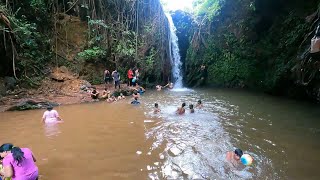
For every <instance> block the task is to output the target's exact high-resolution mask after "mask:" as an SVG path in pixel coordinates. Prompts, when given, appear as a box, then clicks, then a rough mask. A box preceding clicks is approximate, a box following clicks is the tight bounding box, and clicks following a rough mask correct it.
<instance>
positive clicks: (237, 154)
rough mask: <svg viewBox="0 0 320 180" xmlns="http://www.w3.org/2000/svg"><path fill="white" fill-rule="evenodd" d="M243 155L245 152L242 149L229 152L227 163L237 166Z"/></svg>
mask: <svg viewBox="0 0 320 180" xmlns="http://www.w3.org/2000/svg"><path fill="white" fill-rule="evenodd" d="M242 155H243V152H242V150H241V149H236V150H234V152H232V151H230V152H227V157H226V159H227V161H229V162H231V163H232V164H233V165H237V164H239V163H240V158H241V156H242Z"/></svg>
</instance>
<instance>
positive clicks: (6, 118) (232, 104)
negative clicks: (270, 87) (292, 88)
mask: <svg viewBox="0 0 320 180" xmlns="http://www.w3.org/2000/svg"><path fill="white" fill-rule="evenodd" d="M198 99H201V100H202V101H203V104H204V108H203V109H201V110H198V109H196V112H195V113H194V114H190V113H189V111H188V109H187V111H186V114H185V115H183V116H177V115H175V114H174V111H175V110H176V108H177V106H178V105H180V104H181V103H182V102H186V103H187V104H190V103H193V104H195V103H196V101H197V100H198ZM129 101H130V100H129V99H127V100H124V101H121V102H116V103H112V104H109V103H105V102H98V103H89V104H79V105H67V106H61V107H57V108H56V110H58V112H59V113H60V115H61V117H62V118H63V119H64V121H65V122H64V123H61V124H58V125H55V126H46V125H43V124H41V123H40V121H41V116H42V113H43V112H44V111H43V110H32V111H24V112H4V113H1V114H0V117H1V120H0V124H1V126H0V131H1V135H0V143H7V142H12V143H14V144H15V145H16V146H20V147H29V148H31V149H32V150H33V152H34V154H35V156H36V158H37V160H38V161H37V165H38V167H39V169H40V179H41V180H57V179H78V180H81V179H83V180H85V179H94V180H105V179H139V180H140V179H319V177H320V176H319V174H318V172H317V171H318V169H319V167H318V165H319V163H320V155H319V153H320V141H319V139H320V111H319V110H320V108H319V106H317V105H314V104H308V103H302V102H297V101H293V100H287V99H282V98H276V97H271V96H267V95H263V94H255V93H249V92H244V91H239V90H227V89H210V90H209V89H196V90H193V91H184V92H173V91H162V92H155V91H151V92H147V93H146V94H145V95H143V96H142V98H141V103H142V104H141V105H140V106H132V105H130V104H129ZM155 102H157V103H158V104H159V106H160V109H161V110H162V111H161V113H160V114H158V115H155V114H153V113H152V109H153V106H154V103H155ZM235 148H241V149H242V150H243V151H244V152H245V153H249V154H251V155H252V156H253V158H254V164H253V165H252V166H248V167H244V166H241V165H239V166H237V167H234V166H232V165H230V164H229V163H228V162H226V161H225V154H226V152H227V151H229V150H234V149H235Z"/></svg>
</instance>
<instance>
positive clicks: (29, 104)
mask: <svg viewBox="0 0 320 180" xmlns="http://www.w3.org/2000/svg"><path fill="white" fill-rule="evenodd" d="M54 106H59V104H57V103H53V102H36V101H33V100H27V101H22V102H20V103H18V104H16V105H14V106H12V107H10V108H9V109H8V111H25V110H31V109H45V108H47V107H54Z"/></svg>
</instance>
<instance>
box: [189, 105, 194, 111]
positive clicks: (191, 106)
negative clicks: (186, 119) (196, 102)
mask: <svg viewBox="0 0 320 180" xmlns="http://www.w3.org/2000/svg"><path fill="white" fill-rule="evenodd" d="M189 109H190V113H194V109H193V104H190V105H189Z"/></svg>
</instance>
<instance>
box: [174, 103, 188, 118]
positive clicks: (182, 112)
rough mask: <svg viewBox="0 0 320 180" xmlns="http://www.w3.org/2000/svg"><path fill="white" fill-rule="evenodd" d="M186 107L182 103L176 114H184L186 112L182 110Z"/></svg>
mask: <svg viewBox="0 0 320 180" xmlns="http://www.w3.org/2000/svg"><path fill="white" fill-rule="evenodd" d="M185 106H186V103H182V105H181V107H179V108H178V109H177V111H176V113H177V114H179V115H182V114H184V113H185V112H186V110H185V109H184V107H185Z"/></svg>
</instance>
